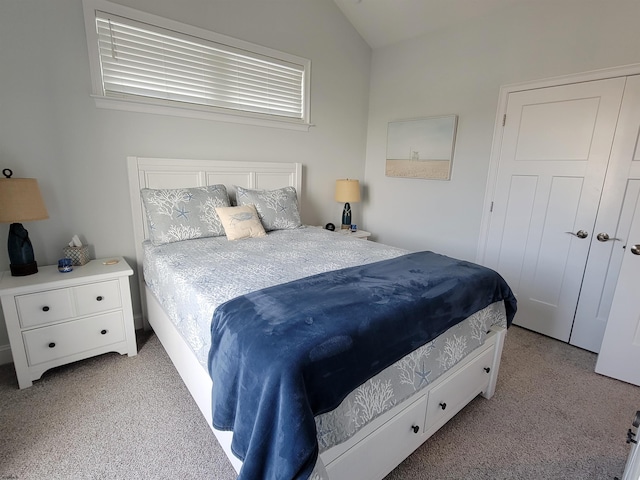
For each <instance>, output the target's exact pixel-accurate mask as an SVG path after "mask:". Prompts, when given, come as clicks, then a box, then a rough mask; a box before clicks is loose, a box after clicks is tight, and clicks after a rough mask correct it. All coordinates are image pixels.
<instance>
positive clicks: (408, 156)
mask: <svg viewBox="0 0 640 480" xmlns="http://www.w3.org/2000/svg"><path fill="white" fill-rule="evenodd" d="M457 125H458V116H457V115H444V116H441V117H428V118H418V119H413V120H398V121H394V122H389V126H388V130H387V163H386V175H387V177H402V178H426V179H429V180H450V179H451V162H452V161H453V147H454V144H455V139H456V128H457Z"/></svg>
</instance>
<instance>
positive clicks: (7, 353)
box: [0, 343, 13, 365]
mask: <svg viewBox="0 0 640 480" xmlns="http://www.w3.org/2000/svg"><path fill="white" fill-rule="evenodd" d="M12 362H13V357H12V356H11V346H10V345H9V344H8V343H7V344H6V345H0V365H4V364H6V363H12Z"/></svg>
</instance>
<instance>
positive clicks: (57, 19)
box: [0, 0, 371, 359]
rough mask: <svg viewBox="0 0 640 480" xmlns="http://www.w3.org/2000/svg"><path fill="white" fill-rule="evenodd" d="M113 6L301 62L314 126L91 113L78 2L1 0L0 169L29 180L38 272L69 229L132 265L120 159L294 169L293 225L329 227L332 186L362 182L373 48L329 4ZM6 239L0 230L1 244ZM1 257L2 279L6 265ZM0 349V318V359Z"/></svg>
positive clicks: (98, 253) (334, 208)
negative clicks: (298, 193)
mask: <svg viewBox="0 0 640 480" xmlns="http://www.w3.org/2000/svg"><path fill="white" fill-rule="evenodd" d="M118 3H122V4H125V5H127V6H130V7H133V8H136V9H138V10H143V11H147V12H150V13H153V14H156V15H161V16H165V17H168V18H171V19H174V20H178V21H181V22H183V23H188V24H192V25H195V26H197V27H201V28H208V29H210V30H213V31H215V32H218V33H222V34H225V35H230V36H233V37H236V38H240V39H242V40H246V41H249V42H253V43H257V44H261V45H264V46H267V47H271V48H275V49H279V50H282V51H285V52H287V53H291V54H294V55H298V56H301V57H305V58H309V59H310V60H311V62H312V67H311V75H312V77H311V120H312V122H313V123H314V124H315V125H316V126H315V127H313V128H311V130H310V131H309V132H298V131H291V130H281V129H275V128H266V127H257V126H246V125H238V124H232V123H222V122H214V121H205V120H190V119H183V118H174V117H165V116H156V115H149V114H140V113H128V112H120V111H113V110H104V109H97V108H96V107H95V104H94V101H93V100H92V99H91V98H90V97H89V95H90V93H91V83H90V77H89V63H88V58H87V44H86V39H85V31H84V20H83V12H82V3H81V0H55V1H51V0H2V1H1V2H0V169H3V168H11V169H13V171H14V175H15V176H16V177H35V178H37V179H38V181H39V184H40V188H41V190H42V193H43V196H44V200H45V203H46V205H47V208H48V210H49V217H50V218H49V219H48V220H43V221H39V222H30V223H27V224H25V227H26V228H27V229H28V230H29V233H30V237H31V240H32V243H33V245H34V250H35V254H36V261H37V262H38V264H40V265H46V264H52V263H54V262H56V261H57V259H58V258H59V257H61V255H62V247H63V246H64V245H65V244H66V243H67V242H68V241H69V240H70V238H71V236H72V235H73V234H75V233H77V234H80V235H81V236H82V237H83V238H84V239H86V241H87V242H88V243H89V244H90V245H91V252H92V255H93V256H95V257H108V256H113V255H124V256H125V257H126V258H127V260H129V261H131V262H133V259H134V257H135V253H134V244H133V236H132V231H131V216H130V213H129V200H128V183H127V176H126V157H127V155H136V156H157V157H174V158H206V159H225V160H254V161H255V160H257V161H287V162H294V161H295V162H302V163H303V165H304V181H303V187H304V189H305V194H304V197H303V198H302V207H303V221H304V222H306V223H311V224H324V223H326V222H329V221H332V222H334V223H337V222H339V221H340V213H341V205H339V204H337V203H336V202H335V201H334V200H333V189H334V185H335V183H334V182H335V180H336V178H341V177H351V178H362V177H363V174H364V153H365V143H366V120H367V113H368V110H367V109H368V97H369V92H368V88H369V70H370V60H371V50H370V49H369V47H368V46H367V44H366V43H365V42H364V41H363V40H362V39H361V37H360V36H359V35H358V34H357V32H356V31H355V30H354V29H353V28H352V27H351V25H350V24H349V23H348V22H347V20H346V19H345V18H344V16H343V15H342V13H341V12H340V10H339V9H338V7H337V6H336V5H335V4H334V3H333V1H332V0H270V1H268V2H266V1H264V0H234V1H226V0H181V1H180V2H175V1H172V0H162V1H159V0H120V1H118ZM356 219H357V217H356ZM7 235H8V225H0V241H2V242H6V240H2V239H6V238H7ZM0 245H2V243H0ZM3 252H6V247H5V248H4V249H2V248H0V271H2V270H7V269H8V263H9V262H8V257H7V254H6V253H3ZM131 286H132V293H133V295H134V298H135V297H137V296H138V289H137V282H136V281H132V282H131ZM134 310H135V312H136V313H139V311H140V307H139V302H137V301H136V304H135V305H134ZM7 343H8V340H7V335H6V330H5V328H4V322H2V321H1V320H0V359H2V358H6V353H7V349H6V347H5V348H4V350H2V348H3V347H2V346H3V345H5V346H6V344H7ZM3 352H4V355H3Z"/></svg>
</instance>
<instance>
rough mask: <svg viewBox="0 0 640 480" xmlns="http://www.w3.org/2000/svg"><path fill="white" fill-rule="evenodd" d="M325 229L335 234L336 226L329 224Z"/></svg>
mask: <svg viewBox="0 0 640 480" xmlns="http://www.w3.org/2000/svg"><path fill="white" fill-rule="evenodd" d="M324 228H325V229H327V230H329V231H331V232H334V231H335V230H336V226H335V225H334V224H333V223H327V224H326V225H325V226H324Z"/></svg>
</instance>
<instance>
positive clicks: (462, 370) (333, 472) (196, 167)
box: [127, 157, 506, 480]
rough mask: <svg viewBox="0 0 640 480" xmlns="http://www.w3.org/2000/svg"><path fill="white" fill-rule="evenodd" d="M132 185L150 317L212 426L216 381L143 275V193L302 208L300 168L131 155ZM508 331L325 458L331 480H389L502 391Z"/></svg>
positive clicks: (221, 436)
mask: <svg viewBox="0 0 640 480" xmlns="http://www.w3.org/2000/svg"><path fill="white" fill-rule="evenodd" d="M127 162H128V171H129V187H130V195H131V210H132V213H133V228H134V237H135V242H136V257H137V271H138V281H139V284H140V291H141V292H142V293H141V295H142V299H141V300H142V305H143V308H142V310H143V316H144V321H145V325H147V323H146V322H148V324H149V325H150V326H151V328H153V330H154V332H155V334H156V336H157V337H158V339H159V340H160V342H161V343H162V345H163V347H164V349H165V350H166V352H167V354H168V355H169V357H170V358H171V360H172V362H173V364H174V365H175V367H176V369H177V371H178V373H179V374H180V376H181V377H182V380H183V381H184V383H185V385H186V386H187V388H188V390H189V392H190V393H191V395H192V396H193V398H194V400H195V401H196V403H197V405H198V407H199V408H200V411H201V412H202V414H203V415H204V417H205V419H206V420H207V423H208V424H209V426H211V425H212V421H211V388H212V381H211V378H210V377H209V374H208V372H207V371H206V369H205V368H204V367H203V366H202V365H201V364H200V363H199V362H198V360H197V358H196V356H195V354H194V353H193V352H192V350H191V349H190V347H189V346H188V344H187V343H186V342H185V341H184V340H183V338H182V336H181V335H180V333H179V332H178V331H177V330H176V329H175V327H174V325H173V323H172V322H171V321H170V320H169V318H168V317H167V315H166V313H165V312H164V311H163V309H162V307H161V306H160V304H159V303H158V301H157V300H156V298H155V297H154V295H153V294H152V293H151V291H149V290H148V289H147V287H146V285H145V283H144V279H143V275H142V242H143V240H145V239H146V238H147V231H146V220H145V217H144V212H143V206H142V202H141V199H140V189H141V188H183V187H194V186H204V185H211V184H218V183H222V184H224V185H226V187H227V189H228V191H229V193H230V195H231V196H232V197H233V196H234V195H235V189H234V188H233V186H234V185H238V186H242V187H245V188H257V189H274V188H280V187H283V186H293V187H295V188H296V190H297V192H298V198H299V201H300V203H302V201H303V199H304V196H303V193H302V165H301V164H300V163H266V162H265V163H263V162H229V161H215V160H185V159H159V158H140V157H128V159H127ZM505 334H506V329H504V328H496V327H494V328H493V329H492V331H491V333H490V334H489V336H488V338H487V341H486V342H485V344H484V345H483V346H482V347H480V348H478V349H476V350H475V351H474V352H472V353H471V354H469V355H468V356H467V357H466V358H465V359H464V360H462V361H461V362H460V363H458V365H456V366H455V367H453V368H452V369H451V370H449V371H447V372H446V374H444V375H442V376H441V377H440V378H438V379H437V380H436V381H435V382H433V383H432V384H431V385H429V386H428V387H426V388H425V389H423V390H421V391H420V392H419V393H418V394H416V395H414V396H413V397H411V398H409V399H408V400H406V401H405V402H403V403H401V404H399V405H396V406H395V407H393V408H392V409H391V410H389V411H387V412H385V413H384V414H383V415H381V416H380V417H378V418H376V419H375V420H374V421H373V422H371V423H370V424H369V425H367V426H366V427H364V428H363V429H361V430H360V431H359V432H358V433H357V434H356V435H354V436H353V437H352V438H350V439H349V440H348V441H346V442H344V443H342V444H340V445H336V446H334V447H332V448H330V449H329V450H327V451H325V452H323V453H322V454H321V459H322V461H323V463H324V465H325V467H326V469H327V473H328V474H329V477H330V478H331V480H339V479H340V480H342V479H344V480H347V479H348V480H356V479H362V480H376V479H380V480H381V479H382V478H384V477H385V476H386V475H387V474H389V473H390V472H391V470H393V469H394V468H395V467H396V466H397V465H399V464H400V463H401V462H402V461H403V460H404V459H405V458H406V457H408V456H409V455H410V454H411V453H412V452H413V451H414V450H415V449H416V448H418V447H419V446H420V445H421V444H422V443H423V442H424V441H425V440H427V438H429V437H430V436H431V435H433V434H434V433H435V432H436V431H437V430H438V429H439V428H440V427H441V426H442V425H444V424H445V423H446V422H447V421H448V420H449V419H450V418H451V417H453V416H454V415H455V414H456V413H457V412H458V411H460V410H461V409H462V408H463V407H464V406H465V405H467V404H468V403H469V402H470V401H471V400H473V399H474V398H475V397H476V396H477V395H478V394H482V395H483V396H484V397H485V398H491V397H492V396H493V393H494V391H495V385H496V379H497V375H498V369H499V366H500V357H501V354H502V345H503V342H504V337H505ZM211 428H212V430H213V432H214V434H215V436H216V438H217V439H218V442H219V443H220V445H221V446H222V448H223V449H224V451H225V453H226V454H227V457H229V460H230V461H231V463H232V465H233V467H234V468H235V470H236V471H237V472H239V471H240V467H241V466H242V462H241V461H240V460H239V459H238V458H236V457H235V456H234V455H233V453H232V452H231V448H230V447H231V437H232V434H231V433H230V432H222V431H219V430H216V429H214V428H213V427H211Z"/></svg>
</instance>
